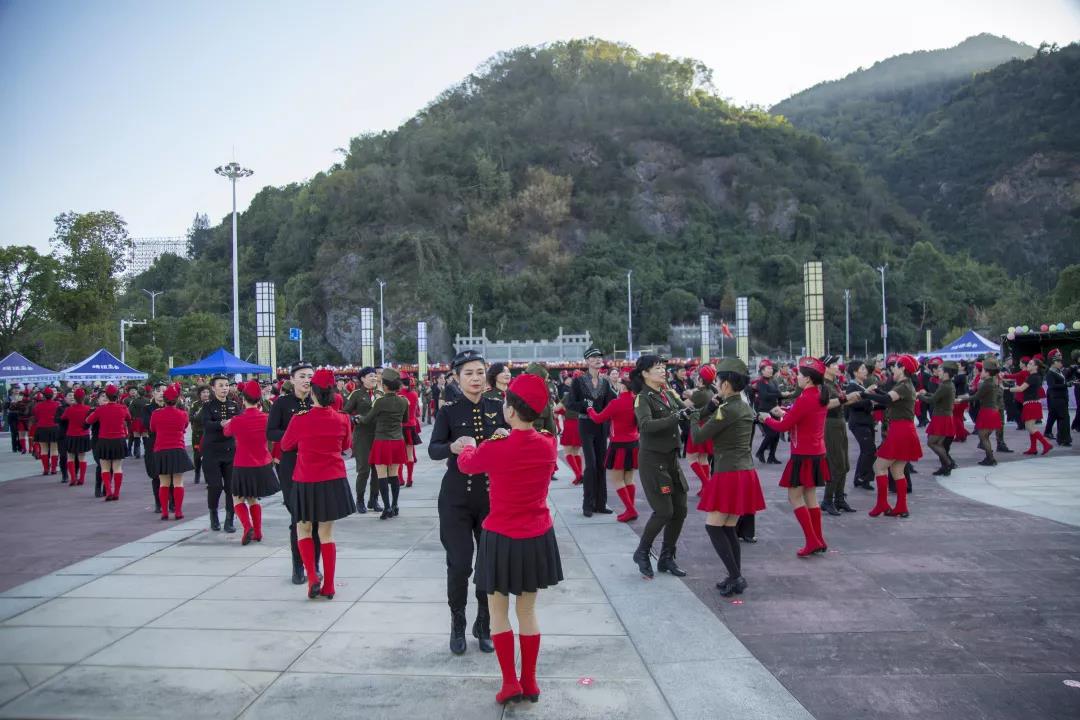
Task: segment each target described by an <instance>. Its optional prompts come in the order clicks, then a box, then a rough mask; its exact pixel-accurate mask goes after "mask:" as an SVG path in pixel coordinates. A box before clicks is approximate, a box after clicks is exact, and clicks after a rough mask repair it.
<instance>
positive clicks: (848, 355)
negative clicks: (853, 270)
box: [844, 290, 851, 362]
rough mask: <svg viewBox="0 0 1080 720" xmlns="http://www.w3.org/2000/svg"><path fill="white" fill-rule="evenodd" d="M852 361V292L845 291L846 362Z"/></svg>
mask: <svg viewBox="0 0 1080 720" xmlns="http://www.w3.org/2000/svg"><path fill="white" fill-rule="evenodd" d="M849 360H851V291H850V290H845V291H844V362H848V361H849Z"/></svg>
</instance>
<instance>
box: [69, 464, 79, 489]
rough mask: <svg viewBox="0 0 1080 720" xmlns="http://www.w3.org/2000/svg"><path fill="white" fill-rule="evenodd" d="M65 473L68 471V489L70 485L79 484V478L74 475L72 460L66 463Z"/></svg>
mask: <svg viewBox="0 0 1080 720" xmlns="http://www.w3.org/2000/svg"><path fill="white" fill-rule="evenodd" d="M67 471H68V487H71V486H72V485H78V484H79V477H78V475H76V474H75V461H74V460H68V461H67Z"/></svg>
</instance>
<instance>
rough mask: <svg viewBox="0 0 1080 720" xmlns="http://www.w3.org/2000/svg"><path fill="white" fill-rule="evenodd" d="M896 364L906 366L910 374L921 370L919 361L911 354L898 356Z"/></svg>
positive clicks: (905, 368)
mask: <svg viewBox="0 0 1080 720" xmlns="http://www.w3.org/2000/svg"><path fill="white" fill-rule="evenodd" d="M896 364H897V365H899V366H900V367H902V368H904V370H905V371H906V372H907V374H908V375H914V374H915V373H917V372H918V371H919V361H918V360H916V359H915V358H913V357H912V356H911V355H901V356H900V357H898V358H896Z"/></svg>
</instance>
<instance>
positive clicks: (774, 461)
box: [765, 453, 783, 465]
mask: <svg viewBox="0 0 1080 720" xmlns="http://www.w3.org/2000/svg"><path fill="white" fill-rule="evenodd" d="M765 462H766V463H768V464H769V465H782V464H783V463H781V462H780V461H779V460H777V459H776V454H775V453H772V454H770V455H769V459H768V460H766V461H765Z"/></svg>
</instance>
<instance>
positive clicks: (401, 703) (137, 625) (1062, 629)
mask: <svg viewBox="0 0 1080 720" xmlns="http://www.w3.org/2000/svg"><path fill="white" fill-rule="evenodd" d="M1010 441H1011V442H1012V444H1013V446H1014V447H1017V446H1018V445H1019V444H1020V442H1021V438H1019V437H1018V436H1016V435H1015V434H1012V433H1011V434H1010ZM782 452H783V453H786V447H785V446H782ZM954 455H956V456H957V458H958V459H961V462H962V463H965V464H966V463H967V462H970V460H971V459H973V458H974V456H975V451H974V447H973V444H972V443H971V442H969V443H967V444H966V445H957V446H955V450H954ZM1078 455H1080V453H1069V452H1065V451H1062V450H1057V449H1055V451H1054V452H1053V453H1052V454H1051V456H1049V457H1047V458H1038V459H1026V458H1025V459H1023V460H1022V461H1021V460H1020V459H1019V458H1018V456H1010V457H1009V459H1008V461H1007V462H1003V463H1002V465H1001V466H999V467H998V468H996V469H993V470H990V471H987V470H986V469H985V468H979V467H977V466H972V467H971V468H965V469H963V470H961V471H958V472H955V473H954V474H953V476H952V477H951V478H948V479H946V480H945V481H944V482H943V483H942V484H941V485H939V484H938V483H937V482H936V480H935V479H933V478H931V476H930V475H929V471H930V470H931V469H932V466H931V464H930V463H929V462H922V463H920V464H919V466H918V468H919V470H920V472H919V474H918V475H916V476H915V494H914V495H913V496H912V498H911V500H912V511H913V514H912V517H911V518H910V519H909V520H899V519H893V518H878V519H876V520H875V519H871V518H868V517H867V516H866V515H865V512H859V513H857V514H853V515H845V516H843V517H839V518H831V517H827V518H826V519H825V534H826V539H827V540H828V541H829V543H830V546H831V550H830V553H829V554H828V555H827V556H826V557H824V558H811V559H808V560H798V559H796V558H795V556H794V550H795V548H796V547H797V546H798V544H799V539H800V538H799V537H798V536H799V530H798V526H797V525H796V523H795V521H794V520H793V519H792V517H791V514H790V511H789V510H788V509H787V507H786V502H785V501H784V500H783V498H782V496H781V493H780V489H779V488H777V487H775V486H776V479H777V477H778V473H779V471H778V469H777V468H778V467H779V466H770V467H766V468H762V469H761V474H762V479H763V485H764V486H765V489H766V495H767V500H768V502H769V508H768V509H767V510H766V511H765V512H764V513H762V514H761V515H759V517H758V537H759V539H760V541H759V542H758V543H756V544H754V545H743V564H744V570H745V574H746V576H747V578H748V579H749V581H750V588H749V590H748V591H747V592H746V593H745V594H744V595H743V596H742V597H741V598H740V599H741V600H742V602H741V603H738V604H735V603H732V602H731V601H728V600H724V599H723V598H720V597H718V595H717V593H716V591H715V589H714V588H713V583H715V582H716V580H717V579H719V578H720V577H721V576H722V574H723V573H722V569H721V564H720V562H719V560H718V559H717V558H716V556H715V555H714V554H713V553H712V550H711V547H710V546H709V544H708V539H707V536H706V535H705V533H704V531H703V529H702V524H703V517H702V516H701V514H700V513H696V512H695V511H691V516H690V518H689V519H688V522H687V525H686V529H685V531H684V533H683V539H682V542H681V544H680V553H679V560H680V563H681V564H682V565H683V566H684V567H685V568H686V569H687V570H689V571H690V575H689V576H688V577H687V578H686V579H685V581H683V580H678V579H675V578H672V577H670V576H667V575H663V576H658V577H657V578H656V579H655V580H653V581H645V580H642V579H641V578H640V576H638V574H637V573H636V572H635V570H634V566H633V563H632V562H631V561H630V558H629V554H630V552H631V551H632V550H633V547H634V545H635V544H636V536H635V533H634V529H633V528H632V527H630V526H627V525H623V524H619V523H617V522H615V520H614V519H613V516H595V517H593V518H591V519H586V518H584V517H582V516H581V514H580V511H579V507H580V489H579V488H574V487H571V486H570V484H569V482H568V479H569V477H570V473H569V471H568V470H567V469H566V468H565V467H560V480H559V481H558V482H556V483H555V484H553V485H552V492H551V506H552V509H553V512H554V518H555V529H556V533H557V536H558V540H559V545H560V549H561V551H562V554H563V567H564V572H565V575H566V580H565V581H564V582H563V583H561V584H560V585H559V586H558V587H557V588H554V589H552V590H549V591H546V592H542V593H541V596H540V602H539V605H538V614H539V620H540V625H541V628H542V632H543V636H544V640H543V646H542V649H541V656H540V665H539V674H540V685H541V688H542V691H543V695H542V699H541V702H540V703H538V704H535V705H533V704H529V703H524V704H520V705H511V706H508V707H507V708H506V709H505V710H504V709H503V708H501V707H500V706H498V705H496V704H495V703H494V699H493V698H494V695H495V692H496V691H497V690H498V688H499V685H500V680H499V677H500V676H499V670H498V664H497V662H496V660H495V657H494V655H485V654H482V653H480V652H479V651H478V649H477V647H476V643H475V641H474V640H473V639H472V637H471V635H470V636H469V641H470V642H469V650H468V652H467V653H466V654H465V655H464V656H461V657H454V656H452V655H450V653H449V652H448V649H447V639H448V630H449V612H448V609H447V606H446V594H445V562H444V554H443V550H442V547H441V544H440V542H439V537H438V518H437V511H436V496H437V492H438V483H439V479H440V478H441V475H442V466H441V465H439V464H435V463H432V462H430V461H427V460H426V459H423V460H422V462H421V463H420V464H419V465H418V466H417V471H416V486H415V487H413V488H410V489H406V490H403V491H402V503H401V507H402V510H401V513H402V514H401V516H400V517H399V518H397V519H393V520H388V521H380V520H378V518H377V516H376V515H373V514H370V513H369V514H367V515H358V516H354V517H351V518H348V519H346V520H343V521H341V522H340V523H338V524H337V526H336V527H335V536H336V540H337V543H338V548H339V564H338V576H339V580H338V582H337V583H336V584H337V595H336V597H335V598H334V600H333V601H324V600H317V601H311V600H308V599H307V598H306V595H305V592H304V590H305V589H304V588H303V587H297V586H294V585H292V584H291V582H290V581H289V579H288V575H289V572H290V561H289V551H288V547H287V522H286V514H285V512H284V508H283V506H282V505H281V504H280V498H279V497H275V498H271V499H269V500H268V501H267V503H266V505H265V507H266V521H265V525H266V539H265V540H264V541H263V542H262V543H253V544H251V545H249V546H247V547H242V546H241V545H240V533H236V534H234V535H226V534H224V533H214V532H209V531H208V530H207V529H206V517H205V511H204V506H205V499H204V498H205V494H204V490H203V489H202V488H203V486H192V485H190V476H189V491H188V492H189V494H188V499H187V500H186V501H185V512H186V513H187V516H188V517H187V519H186V520H184V521H179V522H174V521H169V522H167V523H166V522H161V521H159V520H157V517H156V515H155V514H153V513H152V512H151V503H152V500H151V497H150V492H149V489H148V487H147V482H148V481H147V480H146V478H145V476H144V475H143V474H142V463H141V461H129V462H128V463H127V465H128V467H127V468H126V470H125V484H124V497H123V499H122V500H121V502H119V503H109V504H107V505H106V504H103V503H100V501H95V500H94V499H93V489H92V487H91V486H84V487H82V488H67V487H64V486H61V485H60V484H59V483H58V482H57V479H56V478H43V477H40V476H36V477H35V476H33V473H34V467H35V464H34V462H33V461H32V460H30V459H27V458H24V457H22V456H15V457H12V456H6V455H5V456H4V457H3V471H2V473H0V527H3V528H4V530H3V531H2V532H3V533H4V540H5V547H6V552H5V553H4V556H3V559H0V580H2V581H3V582H4V583H5V584H4V585H3V586H0V587H2V588H3V590H4V591H3V592H2V593H0V621H2V622H0V717H2V718H155V720H166V719H168V718H238V717H242V718H290V719H291V718H296V717H300V716H304V715H305V714H317V715H320V716H328V717H355V718H391V717H395V718H399V717H424V718H431V719H435V718H455V720H456V719H458V718H466V717H467V718H496V717H507V718H510V717H533V718H593V717H604V718H650V719H651V718H673V717H674V718H716V717H737V718H740V719H743V718H746V719H755V718H760V719H762V720H764V719H766V718H768V719H775V718H785V719H786V718H793V719H799V718H810V717H816V718H819V719H824V718H838V719H839V718H852V717H859V718H942V719H944V718H948V719H949V720H960V719H961V718H963V719H965V720H966V719H967V718H993V719H998V718H1047V719H1050V720H1064V718H1074V717H1077V716H1080V689H1074V688H1072V687H1070V686H1069V685H1067V684H1066V683H1065V681H1067V680H1069V681H1071V680H1080V578H1078V574H1077V571H1078V570H1080V503H1078V502H1077V501H1076V500H1075V497H1074V496H1075V495H1076V494H1077V493H1076V492H1075V489H1076V487H1077V485H1078V484H1080V457H1078ZM969 456H970V457H969ZM1004 457H1005V456H1003V459H1004ZM12 468H15V469H12ZM19 468H25V472H23V471H21V470H20V469H19ZM91 475H92V473H91ZM942 485H944V487H943V486H942ZM946 488H948V489H946ZM870 496H871V493H866V492H864V491H861V490H851V491H849V498H850V500H851V502H852V504H853V505H855V506H856V507H858V508H859V509H860V510H863V511H864V510H865V509H866V508H868V507H869V504H870V502H871V500H870ZM692 499H693V498H692ZM612 500H613V501H616V502H617V499H616V498H614V497H613V498H612ZM1011 508H1016V509H1011ZM639 512H642V513H643V516H642V519H641V520H638V521H637V522H636V523H633V525H635V526H638V529H640V526H641V525H643V524H644V523H643V520H644V518H645V514H644V513H647V507H646V506H645V503H644V501H643V500H642V499H639ZM30 553H36V554H35V555H34V556H33V557H34V559H33V561H30V560H28V559H27V555H28V554H30ZM474 611H475V607H474V606H473V605H472V603H470V607H469V619H470V622H471V619H472V617H473V615H474Z"/></svg>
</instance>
